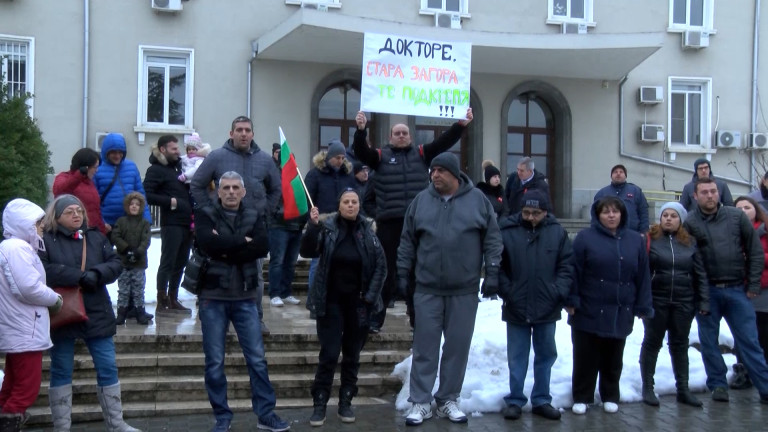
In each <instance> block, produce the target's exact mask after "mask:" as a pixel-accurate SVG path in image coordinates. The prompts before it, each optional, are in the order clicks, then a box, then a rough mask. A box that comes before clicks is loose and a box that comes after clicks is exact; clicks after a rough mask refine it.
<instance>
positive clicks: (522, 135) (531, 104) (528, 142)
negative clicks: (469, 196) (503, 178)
mask: <svg viewBox="0 0 768 432" xmlns="http://www.w3.org/2000/svg"><path fill="white" fill-rule="evenodd" d="M553 137H554V125H553V121H552V110H551V109H550V108H549V106H547V104H546V103H544V101H541V100H540V99H538V98H536V95H535V94H533V93H526V94H522V95H520V96H519V97H518V98H516V99H514V100H513V101H512V103H511V104H510V106H509V113H508V114H507V169H508V170H509V172H510V173H514V170H515V169H516V167H517V162H518V161H519V160H520V158H522V157H523V156H530V157H531V158H533V161H534V164H535V166H536V171H539V172H541V173H542V174H544V175H546V176H547V177H549V178H550V180H551V179H552V176H553V175H554V174H555V173H554V172H553V170H552V166H551V165H552V162H553V157H552V151H553V150H552V147H553V144H554V138H553Z"/></svg>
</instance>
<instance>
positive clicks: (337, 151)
mask: <svg viewBox="0 0 768 432" xmlns="http://www.w3.org/2000/svg"><path fill="white" fill-rule="evenodd" d="M346 153H347V149H346V148H344V144H342V143H341V141H339V140H337V139H332V140H331V142H329V143H328V153H326V154H325V160H328V159H331V158H335V157H336V156H339V155H343V154H346Z"/></svg>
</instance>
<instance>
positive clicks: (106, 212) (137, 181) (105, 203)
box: [93, 133, 152, 225]
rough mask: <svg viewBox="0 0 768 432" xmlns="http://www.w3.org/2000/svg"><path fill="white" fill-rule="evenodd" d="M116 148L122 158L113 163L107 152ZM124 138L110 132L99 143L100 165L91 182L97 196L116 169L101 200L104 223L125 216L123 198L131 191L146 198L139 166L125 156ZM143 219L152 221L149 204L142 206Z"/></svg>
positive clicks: (109, 222) (113, 222)
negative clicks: (116, 171)
mask: <svg viewBox="0 0 768 432" xmlns="http://www.w3.org/2000/svg"><path fill="white" fill-rule="evenodd" d="M112 150H117V151H120V152H122V153H123V159H122V161H121V162H120V164H118V165H113V164H112V162H110V161H109V159H108V158H107V153H109V152H110V151H112ZM125 155H126V151H125V139H124V138H123V137H122V136H121V135H120V134H116V133H111V134H109V135H107V136H106V137H105V138H104V141H102V143H101V165H99V168H98V169H97V170H96V174H95V175H94V176H93V182H94V183H95V184H96V189H97V190H98V191H99V197H101V195H103V194H104V191H105V190H107V186H109V184H110V183H112V179H113V178H114V177H115V170H118V174H117V179H116V180H115V184H114V185H113V186H112V189H110V190H109V193H108V194H107V196H106V197H104V199H102V200H101V217H102V218H103V219H104V223H107V224H110V225H114V224H115V222H117V219H118V218H119V217H121V216H125V209H124V208H123V199H125V196H126V195H128V194H129V193H131V192H138V193H140V194H142V195H144V197H145V198H146V196H147V194H146V193H144V186H142V184H141V173H139V168H138V167H136V164H135V163H133V161H132V160H128V159H126V158H125ZM144 219H146V220H148V221H149V222H150V223H152V216H150V214H149V206H148V205H147V206H144Z"/></svg>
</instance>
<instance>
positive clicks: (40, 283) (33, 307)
mask: <svg viewBox="0 0 768 432" xmlns="http://www.w3.org/2000/svg"><path fill="white" fill-rule="evenodd" d="M44 215H45V212H43V209H41V208H40V207H38V206H37V205H35V204H34V203H31V202H29V201H27V200H25V199H21V198H17V199H14V200H12V201H11V202H9V203H8V204H7V205H6V206H5V210H3V236H4V237H5V240H4V241H3V242H2V243H0V352H4V353H5V377H4V379H3V386H2V388H1V389H0V430H2V431H18V430H20V429H21V425H22V423H23V422H24V421H25V420H26V418H27V417H26V415H25V414H26V411H27V408H29V407H30V406H31V405H32V404H33V403H34V402H35V399H37V395H38V393H39V391H40V381H41V373H42V366H43V351H45V350H47V349H49V348H50V347H51V346H53V344H52V343H51V335H50V326H51V324H50V317H49V315H48V310H49V309H50V310H51V311H53V312H56V311H58V310H59V309H61V304H62V301H61V296H59V295H58V294H56V293H55V292H54V291H53V290H52V289H51V288H49V287H48V286H47V285H46V284H45V270H44V269H43V263H42V262H41V261H40V258H39V257H38V255H37V251H38V249H40V248H43V247H44V246H43V240H42V238H41V237H40V236H41V234H42V229H43V216H44Z"/></svg>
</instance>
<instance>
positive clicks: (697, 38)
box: [683, 30, 709, 49]
mask: <svg viewBox="0 0 768 432" xmlns="http://www.w3.org/2000/svg"><path fill="white" fill-rule="evenodd" d="M708 46H709V33H707V32H704V31H699V30H687V31H684V32H683V48H684V49H701V48H706V47H708Z"/></svg>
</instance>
